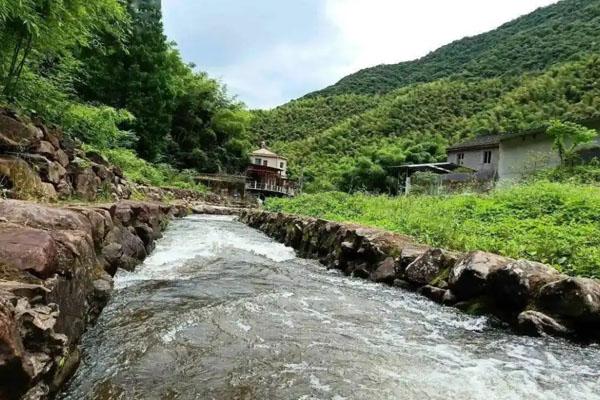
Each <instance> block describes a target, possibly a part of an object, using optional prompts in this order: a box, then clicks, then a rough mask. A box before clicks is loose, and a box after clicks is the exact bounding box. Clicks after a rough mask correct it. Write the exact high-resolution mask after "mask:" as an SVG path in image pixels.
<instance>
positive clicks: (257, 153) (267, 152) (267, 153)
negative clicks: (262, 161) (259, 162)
mask: <svg viewBox="0 0 600 400" xmlns="http://www.w3.org/2000/svg"><path fill="white" fill-rule="evenodd" d="M250 155H251V156H262V157H273V158H281V159H282V160H287V158H285V157H282V156H280V155H278V154H276V153H273V152H272V151H271V150H269V149H268V148H267V146H266V145H265V143H264V142H263V143H262V144H261V147H260V149H258V150H255V151H253V152H252V153H250Z"/></svg>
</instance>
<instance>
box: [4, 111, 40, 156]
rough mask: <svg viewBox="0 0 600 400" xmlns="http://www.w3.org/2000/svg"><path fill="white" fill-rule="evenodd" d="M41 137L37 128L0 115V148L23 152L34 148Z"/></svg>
mask: <svg viewBox="0 0 600 400" xmlns="http://www.w3.org/2000/svg"><path fill="white" fill-rule="evenodd" d="M41 136H42V135H41V132H40V131H39V129H37V128H36V127H35V126H33V125H30V124H26V123H23V122H21V121H18V120H16V119H15V118H12V117H10V116H8V115H5V114H0V148H2V149H6V150H14V151H23V150H25V149H28V148H31V147H34V146H35V145H36V144H37V143H38V142H39V141H40V139H41Z"/></svg>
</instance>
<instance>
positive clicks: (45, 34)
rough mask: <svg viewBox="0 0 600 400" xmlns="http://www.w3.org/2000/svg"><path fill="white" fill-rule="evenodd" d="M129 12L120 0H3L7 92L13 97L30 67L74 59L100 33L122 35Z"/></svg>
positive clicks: (0, 40)
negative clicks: (73, 52)
mask: <svg viewBox="0 0 600 400" xmlns="http://www.w3.org/2000/svg"><path fill="white" fill-rule="evenodd" d="M125 21H126V13H125V11H124V8H123V7H122V5H121V4H120V2H119V1H118V0H97V1H87V0H70V1H64V0H57V1H51V0H3V1H2V2H0V53H1V56H2V58H1V60H0V72H1V74H2V80H1V83H0V84H1V85H2V94H3V96H4V97H7V98H13V97H15V96H16V95H17V88H18V83H19V80H20V78H21V76H22V75H23V72H24V70H25V69H26V68H27V67H30V68H32V69H38V70H39V69H41V68H44V70H45V73H46V74H45V76H48V75H49V72H50V73H51V72H52V65H53V64H56V63H60V61H61V59H63V58H65V57H66V58H68V57H69V56H70V51H71V50H72V49H73V48H74V47H76V46H83V47H85V46H88V45H89V43H90V40H91V38H92V37H93V36H94V33H95V32H97V31H98V30H101V29H110V30H112V31H113V32H114V33H115V35H117V36H120V35H121V34H122V30H121V28H122V26H123V24H124V23H125Z"/></svg>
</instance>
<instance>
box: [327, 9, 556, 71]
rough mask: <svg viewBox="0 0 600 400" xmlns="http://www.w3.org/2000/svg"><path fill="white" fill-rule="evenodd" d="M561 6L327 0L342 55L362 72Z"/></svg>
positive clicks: (418, 55)
mask: <svg viewBox="0 0 600 400" xmlns="http://www.w3.org/2000/svg"><path fill="white" fill-rule="evenodd" d="M556 1H557V0H499V1H496V0H494V1H487V0H486V1H482V0H451V1H449V0H417V1H415V0H327V6H326V7H327V8H326V10H327V15H328V16H329V18H330V20H331V22H332V23H333V24H334V25H335V26H336V27H337V29H338V30H339V34H340V45H341V47H342V48H343V52H344V53H345V54H348V57H349V58H350V59H352V62H351V65H349V66H348V68H350V69H352V70H357V69H360V68H364V67H368V66H373V65H377V64H390V63H397V62H400V61H408V60H413V59H416V58H419V57H422V56H424V55H426V54H427V53H429V52H430V51H433V50H435V49H436V48H438V47H440V46H442V45H444V44H447V43H449V42H452V41H454V40H457V39H460V38H462V37H465V36H472V35H476V34H479V33H483V32H485V31H488V30H491V29H494V28H496V27H498V26H500V25H502V24H503V23H504V22H508V21H510V20H512V19H514V18H516V17H517V16H519V15H523V14H526V13H528V12H531V11H533V10H535V9H536V8H538V7H542V6H545V5H549V4H552V3H555V2H556Z"/></svg>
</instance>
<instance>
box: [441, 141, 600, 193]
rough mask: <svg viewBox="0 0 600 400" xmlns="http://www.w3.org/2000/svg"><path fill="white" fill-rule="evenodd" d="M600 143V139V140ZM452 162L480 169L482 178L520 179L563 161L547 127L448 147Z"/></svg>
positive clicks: (478, 176) (449, 159) (478, 171)
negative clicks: (543, 129)
mask: <svg viewBox="0 0 600 400" xmlns="http://www.w3.org/2000/svg"><path fill="white" fill-rule="evenodd" d="M599 143H600V142H599ZM448 162H449V163H454V164H457V165H460V166H465V167H467V168H470V169H473V170H475V171H476V173H475V175H476V177H477V179H479V180H498V181H508V180H518V179H520V178H522V177H523V176H525V175H527V174H529V173H531V172H532V171H536V170H540V169H544V168H550V167H556V166H558V165H559V164H560V158H559V156H558V152H557V151H556V149H554V148H553V139H552V138H551V137H550V136H548V135H547V134H546V132H545V131H541V130H538V131H530V132H524V133H521V134H497V135H485V136H478V137H475V138H473V139H469V140H467V141H464V142H461V143H458V144H456V145H454V146H452V147H450V148H448Z"/></svg>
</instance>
